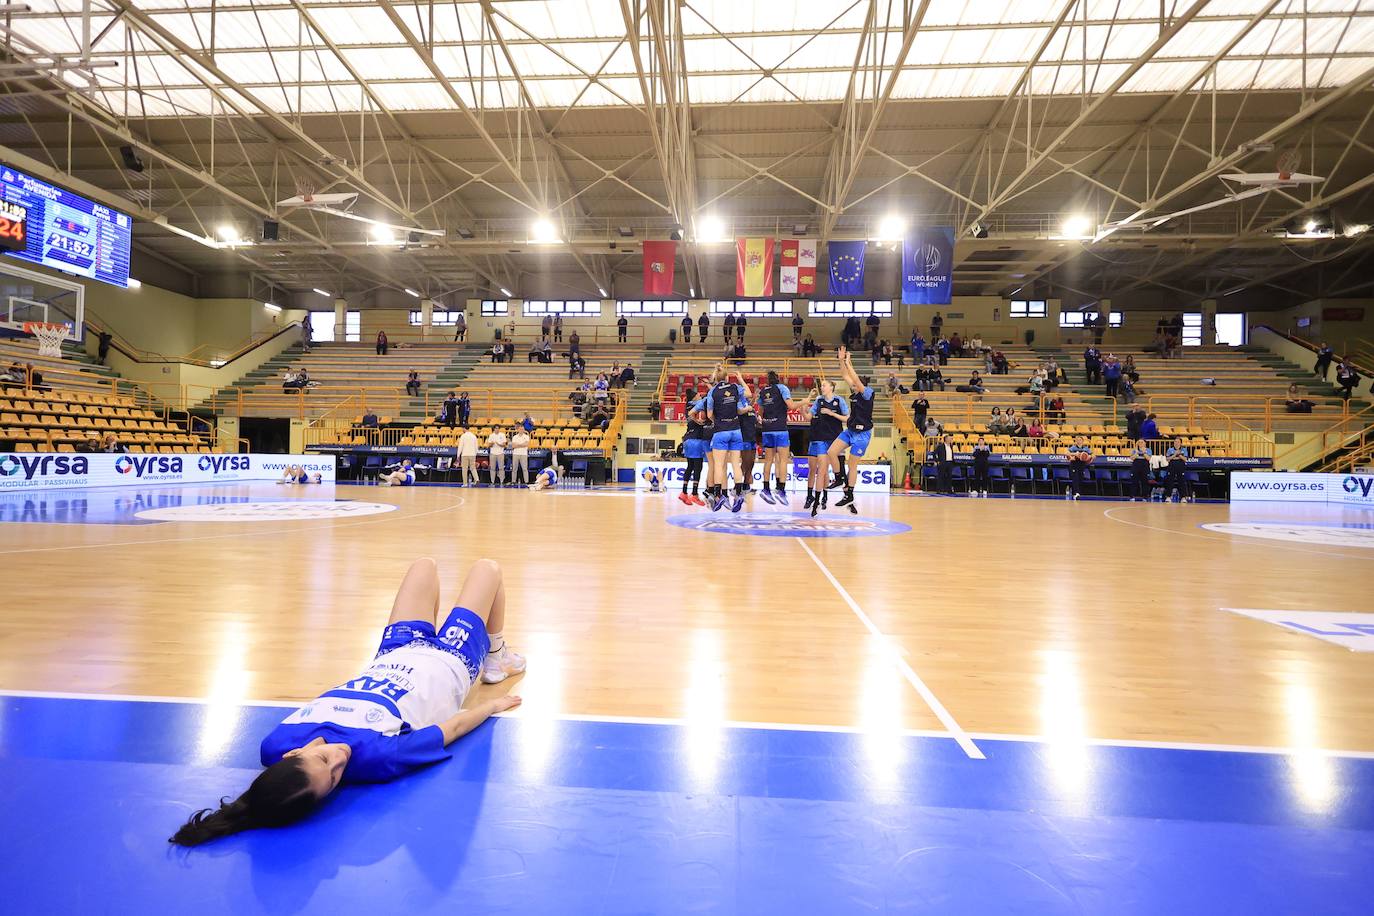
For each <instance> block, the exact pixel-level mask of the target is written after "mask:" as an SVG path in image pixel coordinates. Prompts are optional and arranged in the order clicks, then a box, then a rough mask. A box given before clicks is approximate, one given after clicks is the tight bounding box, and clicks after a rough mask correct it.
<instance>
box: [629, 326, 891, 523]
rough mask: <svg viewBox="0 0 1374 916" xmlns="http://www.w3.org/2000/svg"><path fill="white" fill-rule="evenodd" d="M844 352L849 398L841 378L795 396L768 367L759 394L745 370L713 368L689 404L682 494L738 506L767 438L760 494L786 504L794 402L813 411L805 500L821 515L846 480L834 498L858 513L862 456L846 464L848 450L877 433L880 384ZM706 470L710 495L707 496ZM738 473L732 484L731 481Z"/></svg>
mask: <svg viewBox="0 0 1374 916" xmlns="http://www.w3.org/2000/svg"><path fill="white" fill-rule="evenodd" d="M838 356H839V361H840V374H841V376H843V378H844V380H845V383H846V384H847V385H848V386H849V389H850V400H849V401H846V400H845V399H844V398H843V397H840V396H839V395H838V394H836V391H835V383H834V382H833V381H831V380H829V379H827V380H825V381H822V382H821V383H820V385H819V386H818V387H817V388H814V389H812V391H811V392H810V395H809V396H808V397H807V398H806V399H805V400H796V399H794V398H793V397H792V391H791V390H790V389H789V388H788V387H787V386H786V385H784V384H782V383H781V382H780V381H779V379H778V374H777V373H776V372H769V373H768V375H767V383H766V384H765V385H763V386H761V387H760V389H759V391H758V392H757V396H756V393H755V392H754V391H753V390H752V389H751V388H750V386H749V385H748V383H746V382H745V380H744V378H743V376H741V375H739V374H738V373H735V374H733V375H728V374H727V373H726V370H725V368H724V367H723V366H717V367H716V370H715V371H714V372H713V373H712V374H711V378H710V386H711V387H710V389H709V390H708V391H707V392H706V393H705V394H704V395H702V396H701V397H700V398H698V399H697V400H696V401H694V402H693V403H692V404H691V406H690V408H689V411H688V415H687V433H686V436H685V438H684V439H683V442H682V454H683V457H685V458H686V459H687V472H686V474H685V475H684V476H683V481H682V493H681V494H680V495H679V496H678V499H679V500H681V501H682V502H684V503H686V504H688V505H698V506H706V505H708V504H709V505H710V507H711V510H712V511H715V512H718V511H720V510H721V509H723V508H725V507H726V506H727V505H728V506H729V508H730V511H732V512H739V511H740V510H741V509H742V508H744V498H745V496H746V495H747V494H749V493H751V492H752V487H751V484H752V482H753V479H754V465H755V463H756V462H757V460H758V450H759V448H760V446H761V447H762V449H763V474H762V476H763V488H762V491H761V492H760V494H759V495H760V496H762V497H763V499H764V501H765V502H768V503H771V504H773V505H787V504H788V497H787V476H788V469H789V467H790V466H791V463H792V455H791V439H790V436H789V433H788V429H787V426H788V422H787V415H788V411H789V410H800V411H802V412H803V413H805V414H807V415H809V416H810V418H811V420H810V429H809V435H808V442H809V445H808V446H807V471H808V474H807V489H806V503H805V508H807V509H810V510H811V514H812V515H813V516H814V515H816V514H817V512H819V511H820V510H821V509H824V508H827V493H828V491H829V490H830V489H833V488H835V487H838V486H841V485H843V486H844V496H843V497H842V498H841V499H840V500H839V501H838V502H837V503H836V506H837V507H839V506H847V507H848V508H849V511H850V512H851V513H854V514H857V513H858V509H857V508H855V506H854V481H855V477H856V475H857V473H858V462H857V460H856V461H853V462H848V468H846V461H845V456H846V454H847V455H850V456H853V457H854V458H855V459H859V458H862V457H863V456H864V455H865V453H866V452H867V451H868V445H869V440H870V439H871V438H872V436H873V403H874V392H873V389H872V388H871V387H869V384H868V379H867V378H866V377H863V376H860V375H859V374H858V373H857V372H855V371H854V366H853V364H852V363H851V361H850V358H849V352H848V351H847V350H846V349H844V348H843V347H841V348H840V350H839V353H838ZM832 470H833V471H834V475H835V476H834V478H833V479H832V478H831V471H832ZM703 473H704V474H705V476H706V483H705V486H706V498H705V499H703V498H702V496H701V486H702V480H701V478H702V475H703ZM732 478H733V482H734V483H733V489H732V488H731V485H730V483H729V481H730V480H731V479H732ZM651 484H652V482H651ZM655 488H656V487H655Z"/></svg>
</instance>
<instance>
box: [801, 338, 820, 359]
mask: <svg viewBox="0 0 1374 916" xmlns="http://www.w3.org/2000/svg"><path fill="white" fill-rule="evenodd" d="M820 352H821V351H820V348H819V347H817V346H816V339H815V338H814V337H812V336H811V335H810V334H807V335H806V340H805V341H803V342H802V356H819V355H820Z"/></svg>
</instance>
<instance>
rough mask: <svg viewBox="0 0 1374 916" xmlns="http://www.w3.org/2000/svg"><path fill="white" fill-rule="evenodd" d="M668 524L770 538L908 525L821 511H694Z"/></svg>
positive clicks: (881, 531)
mask: <svg viewBox="0 0 1374 916" xmlns="http://www.w3.org/2000/svg"><path fill="white" fill-rule="evenodd" d="M668 524H670V525H675V526H676V527H678V528H687V529H690V530H692V531H705V532H708V533H710V534H748V535H753V536H755V537H773V538H862V537H877V536H879V535H885V534H902V533H904V532H907V531H910V530H911V526H910V525H903V524H902V523H901V522H891V521H888V520H886V519H880V518H864V517H863V516H858V515H820V516H817V517H816V518H812V517H811V514H810V513H809V512H741V513H740V514H738V515H735V514H727V513H715V512H711V513H705V512H693V513H684V514H681V515H670V516H668Z"/></svg>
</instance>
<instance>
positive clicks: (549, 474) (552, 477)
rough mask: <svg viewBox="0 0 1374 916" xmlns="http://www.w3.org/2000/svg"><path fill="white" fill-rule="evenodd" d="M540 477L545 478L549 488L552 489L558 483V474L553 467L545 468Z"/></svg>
mask: <svg viewBox="0 0 1374 916" xmlns="http://www.w3.org/2000/svg"><path fill="white" fill-rule="evenodd" d="M538 476H540V477H542V478H544V481H545V483H546V485H547V486H550V487H551V486H553V485H554V484H556V483H558V472H557V471H555V470H554V469H553V468H551V467H549V468H544V470H542V471H540V472H539V475H538Z"/></svg>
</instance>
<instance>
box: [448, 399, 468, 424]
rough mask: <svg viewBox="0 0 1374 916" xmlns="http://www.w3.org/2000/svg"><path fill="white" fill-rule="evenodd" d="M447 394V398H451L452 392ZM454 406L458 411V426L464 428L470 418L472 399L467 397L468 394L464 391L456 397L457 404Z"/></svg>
mask: <svg viewBox="0 0 1374 916" xmlns="http://www.w3.org/2000/svg"><path fill="white" fill-rule="evenodd" d="M448 394H449V397H453V392H452V391H450V392H449V393H448ZM456 406H457V409H458V425H459V426H463V427H466V426H467V425H468V420H469V419H470V418H471V417H472V398H471V397H469V396H468V393H467V392H466V391H464V392H463V393H462V394H461V395H459V396H458V402H457V405H456ZM450 425H452V424H450Z"/></svg>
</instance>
